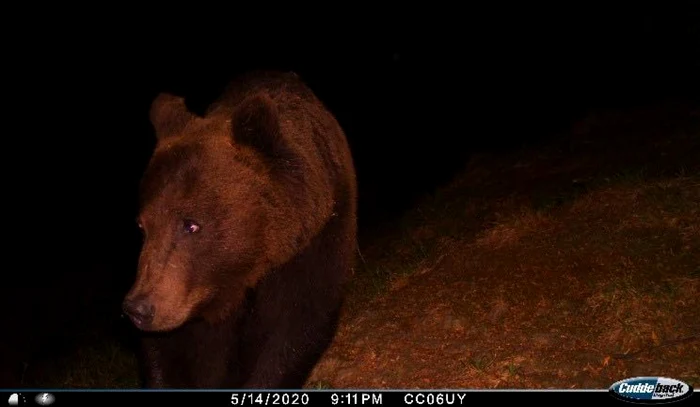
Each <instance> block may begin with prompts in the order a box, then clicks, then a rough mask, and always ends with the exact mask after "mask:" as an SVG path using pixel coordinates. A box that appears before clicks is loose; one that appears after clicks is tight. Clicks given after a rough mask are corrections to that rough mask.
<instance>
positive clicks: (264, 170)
mask: <svg viewBox="0 0 700 407" xmlns="http://www.w3.org/2000/svg"><path fill="white" fill-rule="evenodd" d="M150 120H151V123H152V124H153V126H154V128H155V131H156V136H157V140H158V141H157V144H156V148H155V152H154V154H153V156H152V157H151V161H150V162H149V164H148V167H147V169H146V172H145V174H144V177H143V179H142V182H141V195H140V196H141V203H140V212H139V216H138V224H139V227H140V228H141V230H142V232H143V237H144V241H143V247H142V251H141V254H140V257H139V265H138V273H137V276H136V281H135V283H134V285H133V286H132V288H131V290H130V291H129V293H128V294H127V296H126V298H125V300H124V304H123V306H124V312H125V313H126V314H127V315H129V317H130V318H131V320H132V321H133V322H134V324H135V325H136V326H137V327H138V328H140V329H142V330H145V331H168V330H172V329H175V328H177V327H180V326H181V325H183V324H184V323H185V322H187V321H188V320H191V319H193V318H195V317H203V318H204V319H206V320H210V321H216V320H218V319H222V318H224V317H226V316H227V315H229V314H230V313H231V312H232V311H233V310H234V309H235V308H236V307H237V306H238V305H239V304H240V303H241V302H242V300H243V298H244V297H245V293H246V290H247V289H248V288H249V287H252V286H253V285H255V284H256V282H257V281H258V280H259V279H260V278H261V277H262V276H263V275H264V274H265V273H266V272H268V271H269V270H270V269H271V268H273V267H275V266H276V265H280V264H282V263H284V262H285V261H287V260H289V258H291V256H292V255H293V251H294V246H295V245H297V244H299V241H300V239H299V233H300V232H299V231H300V230H301V229H303V226H301V223H300V222H299V220H298V219H294V216H289V215H285V210H284V208H285V207H289V206H291V205H293V203H292V201H293V200H294V199H295V197H294V194H290V193H289V192H288V189H287V188H289V187H290V185H293V184H294V183H295V180H296V179H298V178H297V177H296V175H295V174H297V171H298V166H299V163H298V162H297V161H296V158H295V154H293V151H292V149H291V148H290V145H289V143H288V142H287V141H285V140H284V139H283V138H282V135H281V127H280V120H279V115H278V111H277V108H276V106H275V105H274V103H273V102H272V101H271V99H270V98H269V97H267V96H265V95H253V96H250V97H248V98H246V99H245V100H243V101H242V102H241V103H239V104H238V105H237V107H236V108H235V109H219V110H216V111H213V112H210V113H208V114H207V115H205V116H198V115H196V114H194V113H192V112H190V111H189V110H188V109H187V108H186V106H185V103H184V100H183V99H182V98H181V97H177V96H174V95H170V94H161V95H159V96H158V97H157V98H156V99H155V100H154V101H153V104H152V105H151V111H150Z"/></svg>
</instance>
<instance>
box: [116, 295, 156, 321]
mask: <svg viewBox="0 0 700 407" xmlns="http://www.w3.org/2000/svg"><path fill="white" fill-rule="evenodd" d="M122 310H123V311H124V313H125V314H126V315H127V316H129V318H130V319H131V321H132V322H133V323H134V325H136V327H138V328H144V327H145V326H147V325H149V324H150V323H151V322H153V317H154V316H155V314H156V308H155V306H154V305H153V304H152V303H151V302H150V301H148V298H146V297H145V296H137V297H135V298H129V297H127V298H126V299H125V300H124V303H123V304H122Z"/></svg>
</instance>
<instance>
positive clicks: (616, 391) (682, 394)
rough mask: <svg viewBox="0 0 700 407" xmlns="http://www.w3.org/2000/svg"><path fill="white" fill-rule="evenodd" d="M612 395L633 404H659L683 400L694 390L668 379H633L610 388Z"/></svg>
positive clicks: (622, 381)
mask: <svg viewBox="0 0 700 407" xmlns="http://www.w3.org/2000/svg"><path fill="white" fill-rule="evenodd" d="M610 393H611V394H612V395H613V396H615V397H617V398H619V399H622V400H625V401H630V402H633V403H643V404H659V403H670V402H673V401H680V400H683V399H685V398H686V397H689V396H690V395H691V394H692V393H693V388H692V387H691V386H689V385H688V384H685V383H683V382H682V381H680V380H676V379H669V378H667V377H633V378H630V379H625V380H620V381H619V382H617V383H615V384H613V385H612V386H610Z"/></svg>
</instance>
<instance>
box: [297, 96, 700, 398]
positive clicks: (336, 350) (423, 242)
mask: <svg viewBox="0 0 700 407" xmlns="http://www.w3.org/2000/svg"><path fill="white" fill-rule="evenodd" d="M699 118H700V117H699V116H698V111H697V110H695V111H694V112H693V111H691V110H684V109H680V110H678V109H656V110H647V111H630V112H627V113H615V114H605V113H599V114H597V115H593V116H591V117H589V118H588V119H586V120H584V121H582V122H581V123H578V124H577V125H576V126H574V128H573V129H572V135H571V137H570V138H568V139H567V140H568V141H566V142H564V143H559V144H555V145H552V146H549V147H547V148H541V147H540V148H537V149H533V150H532V151H521V152H517V153H513V154H511V155H509V156H480V157H475V159H474V160H473V161H472V162H471V163H470V165H469V167H468V168H467V169H466V171H465V172H464V174H463V175H461V176H460V177H458V178H457V179H456V180H455V181H454V182H453V183H452V184H451V185H449V186H447V187H446V188H444V189H443V190H441V191H438V192H437V193H436V194H435V196H433V197H429V198H428V199H426V201H425V202H424V203H423V204H422V205H419V207H417V208H416V209H415V210H414V211H412V212H411V213H409V214H407V215H406V219H405V221H404V222H403V223H402V224H401V225H399V227H397V228H396V229H394V230H390V231H387V233H386V234H385V236H384V238H382V239H376V240H375V241H372V242H369V243H367V244H365V245H364V246H363V248H362V254H363V258H362V260H363V262H362V261H361V267H360V268H358V270H357V282H356V284H355V286H354V291H353V292H352V295H351V298H350V300H349V303H348V306H347V310H346V313H345V315H344V319H343V322H342V325H341V328H340V331H339V333H338V336H337V338H336V340H335V342H334V344H333V346H332V348H331V349H330V350H329V351H328V352H327V353H326V355H325V357H324V358H323V360H322V361H321V363H319V365H318V366H317V368H316V370H315V371H314V374H313V376H312V377H311V378H310V380H309V382H308V384H307V387H310V388H313V387H333V388H607V387H608V386H610V384H612V383H613V382H615V381H617V380H620V379H623V378H626V377H629V376H637V375H651V376H657V375H663V376H667V377H674V378H678V379H680V380H684V381H686V382H687V383H689V384H692V385H696V386H697V385H698V383H700V300H699V299H698V298H700V295H698V294H699V293H700V175H699V174H700V171H698V170H699V169H700V168H699V167H698V165H700V153H699V152H700V148H699V147H700V131H699V129H700V126H699V125H698V123H699V122H700V120H699ZM611 135H616V136H620V135H622V136H623V137H622V138H621V139H619V141H618V142H616V144H613V143H611V142H609V141H608V140H610V139H609V136H611ZM630 140H635V141H634V142H633V144H631V143H630ZM634 144H636V145H637V146H638V147H639V148H635V149H634V150H631V148H632V146H633V145H634Z"/></svg>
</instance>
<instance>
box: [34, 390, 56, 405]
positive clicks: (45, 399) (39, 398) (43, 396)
mask: <svg viewBox="0 0 700 407" xmlns="http://www.w3.org/2000/svg"><path fill="white" fill-rule="evenodd" d="M55 399H56V398H55V397H54V396H53V394H51V393H39V394H37V395H36V397H35V398H34V401H36V404H38V405H40V406H50V405H51V404H53V402H54V400H55Z"/></svg>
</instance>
